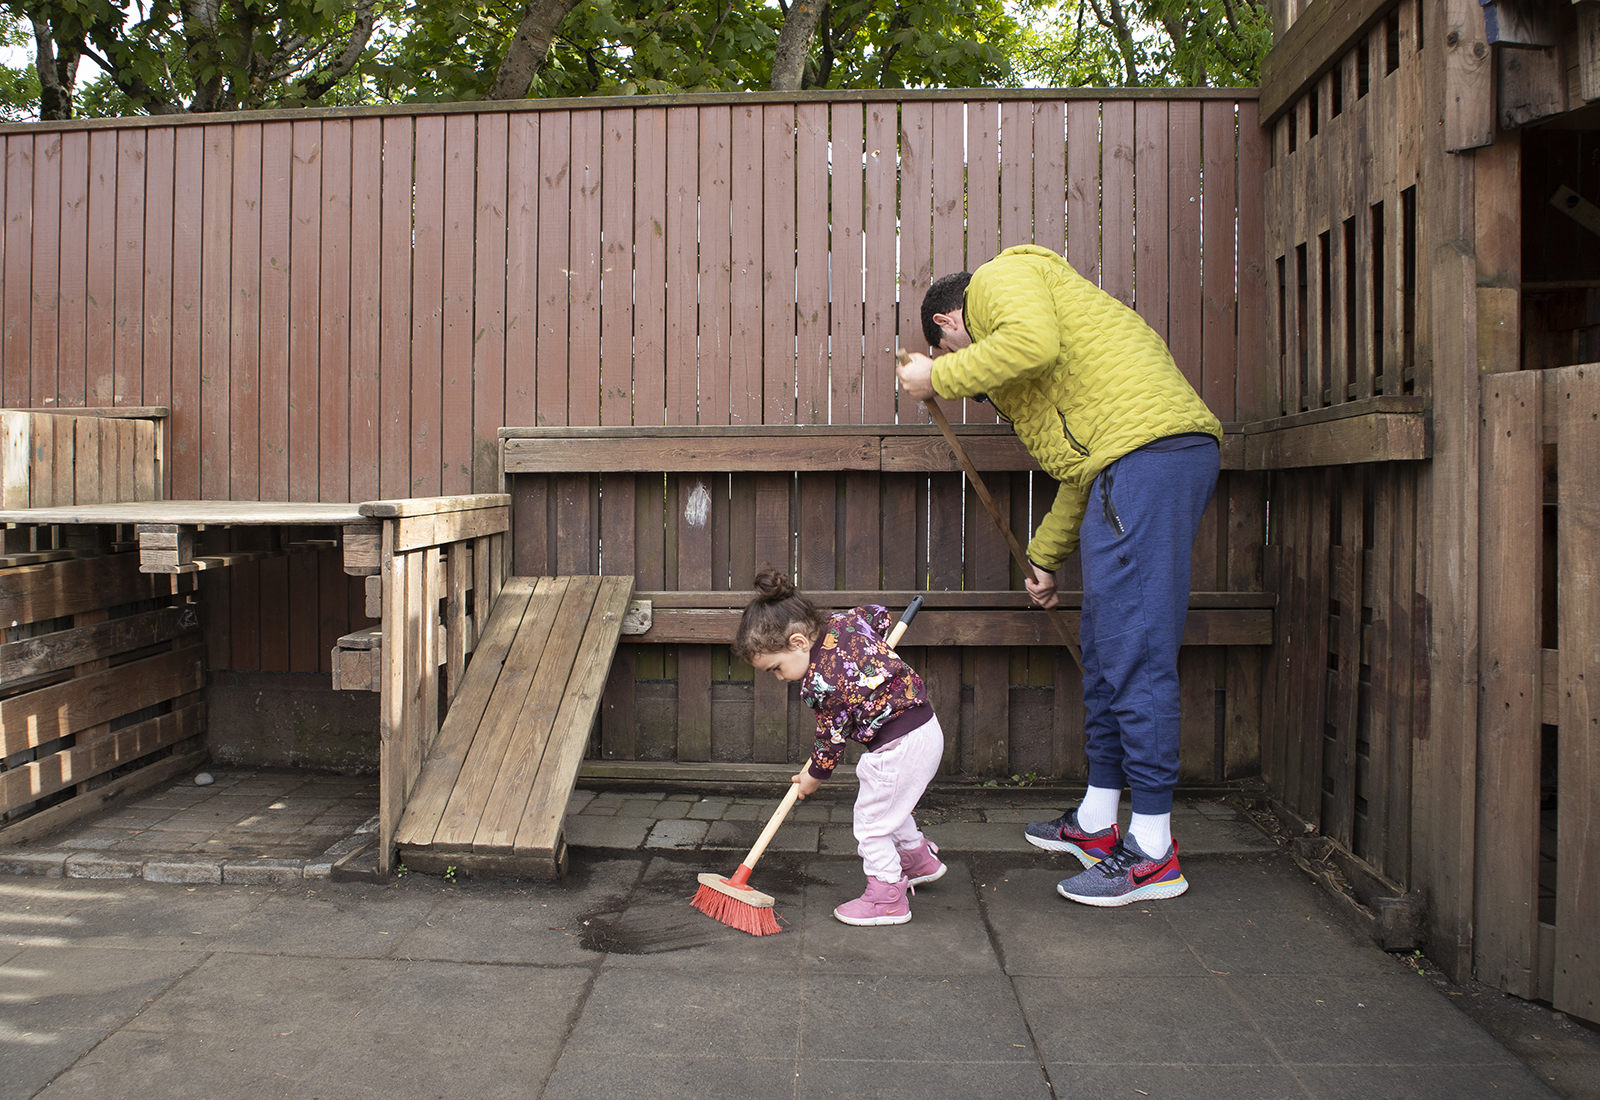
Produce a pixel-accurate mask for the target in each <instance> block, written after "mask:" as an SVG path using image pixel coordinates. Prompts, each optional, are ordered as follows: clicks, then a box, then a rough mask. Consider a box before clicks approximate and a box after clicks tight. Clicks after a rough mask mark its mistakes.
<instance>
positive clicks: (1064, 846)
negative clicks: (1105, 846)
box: [1022, 833, 1100, 867]
mask: <svg viewBox="0 0 1600 1100" xmlns="http://www.w3.org/2000/svg"><path fill="white" fill-rule="evenodd" d="M1022 836H1023V839H1025V840H1027V842H1028V843H1029V844H1032V845H1033V846H1034V847H1035V848H1043V849H1044V850H1045V851H1047V852H1069V853H1071V854H1072V855H1074V856H1077V857H1078V862H1079V863H1081V864H1083V865H1084V866H1085V867H1093V866H1094V865H1095V864H1096V863H1099V862H1100V857H1099V856H1092V855H1090V854H1089V853H1088V852H1086V851H1084V850H1083V849H1082V848H1080V847H1078V846H1077V845H1076V844H1071V843H1069V842H1067V841H1065V840H1045V839H1044V838H1043V837H1037V836H1034V835H1033V834H1032V833H1023V834H1022Z"/></svg>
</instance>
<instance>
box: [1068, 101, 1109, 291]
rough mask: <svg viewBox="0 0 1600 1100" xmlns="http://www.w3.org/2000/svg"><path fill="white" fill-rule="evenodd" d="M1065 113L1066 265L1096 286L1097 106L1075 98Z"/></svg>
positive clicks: (1098, 144) (1098, 161) (1098, 163)
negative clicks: (1075, 269)
mask: <svg viewBox="0 0 1600 1100" xmlns="http://www.w3.org/2000/svg"><path fill="white" fill-rule="evenodd" d="M1066 112H1067V251H1066V257H1067V262H1068V263H1070V264H1071V265H1072V266H1073V267H1075V268H1077V270H1078V274H1080V275H1082V276H1083V277H1084V278H1085V279H1088V280H1089V281H1090V282H1091V283H1094V284H1095V285H1096V286H1099V285H1100V230H1101V225H1100V104H1098V103H1096V102H1094V101H1093V100H1082V99H1075V100H1073V101H1071V102H1070V103H1068V104H1067V105H1066Z"/></svg>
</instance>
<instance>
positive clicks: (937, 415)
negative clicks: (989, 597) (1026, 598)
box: [895, 348, 1084, 672]
mask: <svg viewBox="0 0 1600 1100" xmlns="http://www.w3.org/2000/svg"><path fill="white" fill-rule="evenodd" d="M910 359H911V354H910V353H909V352H907V351H906V350H905V349H904V348H900V349H899V350H898V351H896V352H895V360H896V361H897V362H899V363H900V364H901V365H904V364H905V363H907V362H909V361H910ZM922 403H923V405H925V406H926V407H927V409H928V416H929V417H931V418H932V420H933V422H934V423H935V424H937V425H938V426H939V431H941V432H943V433H944V439H945V442H946V443H948V444H950V449H951V450H952V451H954V452H955V453H956V458H957V460H958V461H960V463H961V468H962V469H963V470H965V471H966V474H967V480H968V481H970V482H972V487H973V489H974V490H976V491H977V494H978V499H979V500H981V501H983V506H984V507H985V508H987V509H988V510H989V518H990V519H992V520H994V525H995V526H996V527H998V528H1000V533H1001V534H1002V535H1004V536H1005V539H1006V545H1007V546H1009V547H1010V548H1011V556H1012V557H1013V558H1015V559H1016V562H1017V567H1018V568H1019V569H1021V570H1022V575H1023V576H1024V577H1027V578H1029V579H1030V580H1031V579H1032V578H1033V562H1031V561H1029V560H1028V555H1027V552H1026V551H1024V550H1023V549H1022V544H1021V543H1019V542H1018V541H1017V536H1016V535H1014V534H1012V532H1011V525H1010V524H1009V523H1007V522H1006V521H1005V517H1003V516H1001V514H1000V509H999V508H998V507H997V506H996V505H995V502H994V498H993V497H992V496H990V495H989V487H988V486H987V485H985V484H984V483H983V477H982V476H981V475H980V474H979V473H978V468H977V467H976V466H974V465H973V464H972V459H970V458H968V457H967V451H966V448H965V447H963V446H961V440H959V439H957V438H956V433H955V429H953V428H951V427H950V421H949V420H948V419H946V417H945V415H944V410H943V409H942V408H940V407H939V402H938V400H937V399H936V398H932V397H930V398H928V399H926V400H925V401H923V402H922ZM1044 610H1045V611H1046V612H1047V613H1048V614H1049V616H1050V622H1051V623H1052V624H1054V626H1055V628H1056V632H1057V633H1058V634H1060V635H1061V642H1062V644H1063V645H1065V646H1066V647H1067V652H1068V653H1070V654H1072V659H1073V660H1074V661H1076V662H1077V665H1078V671H1079V672H1083V671H1084V669H1083V651H1082V650H1080V649H1079V648H1078V641H1077V639H1076V638H1074V637H1073V636H1072V629H1071V628H1070V627H1068V626H1067V620H1066V617H1065V616H1064V615H1062V614H1061V612H1060V610H1059V609H1058V608H1054V607H1047V608H1045V609H1044Z"/></svg>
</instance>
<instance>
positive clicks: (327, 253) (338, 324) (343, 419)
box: [298, 119, 376, 648]
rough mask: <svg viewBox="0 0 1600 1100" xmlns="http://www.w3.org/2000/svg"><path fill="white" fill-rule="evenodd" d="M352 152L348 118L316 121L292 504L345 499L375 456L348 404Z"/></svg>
mask: <svg viewBox="0 0 1600 1100" xmlns="http://www.w3.org/2000/svg"><path fill="white" fill-rule="evenodd" d="M352 149H353V146H352V144H351V123H350V120H349V119H327V120H325V121H324V122H323V123H322V126H321V133H320V135H319V140H318V164H317V168H318V169H319V171H318V174H317V186H318V188H319V192H318V200H319V201H318V204H317V220H318V223H319V224H318V230H319V236H320V241H319V245H318V247H319V256H318V266H317V274H318V285H317V286H315V287H313V288H311V290H310V292H309V295H308V297H310V299H311V301H310V306H311V308H314V309H315V310H316V316H315V317H312V318H306V319H303V320H302V321H301V322H300V323H302V324H305V325H308V326H310V327H311V328H312V329H313V331H312V332H311V334H310V339H311V341H312V344H313V346H314V347H315V349H316V351H315V353H314V354H315V355H316V357H317V375H316V391H315V392H316V401H317V415H316V417H315V418H310V417H307V418H305V419H304V421H303V422H302V423H301V427H300V431H301V434H302V435H314V438H315V439H316V448H317V463H316V466H315V468H314V469H313V470H312V471H311V476H310V479H309V484H310V486H311V488H310V491H311V493H313V494H314V496H312V497H309V498H307V497H300V498H298V499H302V500H304V499H315V500H324V501H348V500H351V499H352V498H351V494H350V487H351V466H352V461H351V460H352V455H353V454H354V455H355V456H358V457H356V459H355V462H356V463H357V464H359V465H363V466H365V465H370V464H371V461H372V456H373V454H374V453H375V452H376V447H375V446H374V447H373V449H372V450H363V451H356V450H355V440H356V435H357V426H356V420H357V419H358V418H362V419H364V418H365V417H367V416H370V415H371V407H370V406H368V407H366V408H363V409H362V410H360V412H359V413H357V412H355V410H354V409H353V408H352V403H351V397H352V396H353V394H354V389H355V387H354V382H355V379H354V377H353V376H352V373H351V361H352V358H353V355H352V345H353V344H354V342H355V341H354V336H355V326H354V325H353V324H352V322H351V308H350V306H351V302H350V297H351V293H350V291H351V286H350V267H351V254H350V240H351V212H352V211H351V206H352V204H351V196H352V194H353V191H354V176H353V174H352V173H353V167H354V166H353V164H352V162H351V153H352ZM352 414H354V415H352ZM309 446H310V445H309V444H308V445H307V447H308V449H309ZM322 583H323V593H324V598H325V599H327V598H332V596H333V595H334V594H333V593H332V592H330V591H328V586H329V584H330V579H329V578H328V577H327V576H326V567H324V576H323V582H322ZM338 602H340V603H343V602H345V601H344V600H342V599H341V600H339V601H338ZM329 612H330V608H328V607H326V606H324V607H323V609H322V615H323V622H324V623H325V624H326V623H327V622H328V621H329ZM335 621H337V620H335ZM329 645H330V646H331V645H332V643H331V642H330V643H329ZM324 648H327V647H324Z"/></svg>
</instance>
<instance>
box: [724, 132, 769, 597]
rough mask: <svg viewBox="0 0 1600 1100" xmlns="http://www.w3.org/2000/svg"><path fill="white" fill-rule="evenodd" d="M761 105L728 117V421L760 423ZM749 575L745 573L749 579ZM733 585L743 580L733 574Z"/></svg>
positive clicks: (763, 177) (762, 182)
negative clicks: (729, 214) (729, 311)
mask: <svg viewBox="0 0 1600 1100" xmlns="http://www.w3.org/2000/svg"><path fill="white" fill-rule="evenodd" d="M761 110H762V109H761V107H760V106H759V105H757V104H754V103H740V104H736V105H735V106H734V108H733V112H732V117H731V118H730V120H729V127H730V129H729V134H728V150H729V154H730V166H729V178H728V199H729V203H730V204H731V212H730V213H731V219H730V227H729V231H730V234H731V238H730V241H729V255H728V271H729V274H730V279H729V281H730V283H731V285H730V286H729V288H728V295H729V308H730V309H731V311H732V313H731V315H730V317H729V319H728V341H729V345H728V356H729V364H728V366H729V376H728V422H729V423H730V424H759V423H761V411H762V408H763V405H762V394H761V384H762V383H761V344H762V339H763V328H762V314H761V294H762V278H761V272H762V264H763V259H762V255H761V227H762V223H763V221H764V220H765V208H764V207H763V205H762V201H763V197H764V196H763V193H762V192H763V189H764V187H765V175H766V172H765V169H764V167H763V142H762V129H761ZM748 579H749V578H744V580H746V581H747V580H748ZM734 582H735V584H738V583H742V582H741V581H740V578H738V577H735V578H734Z"/></svg>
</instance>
